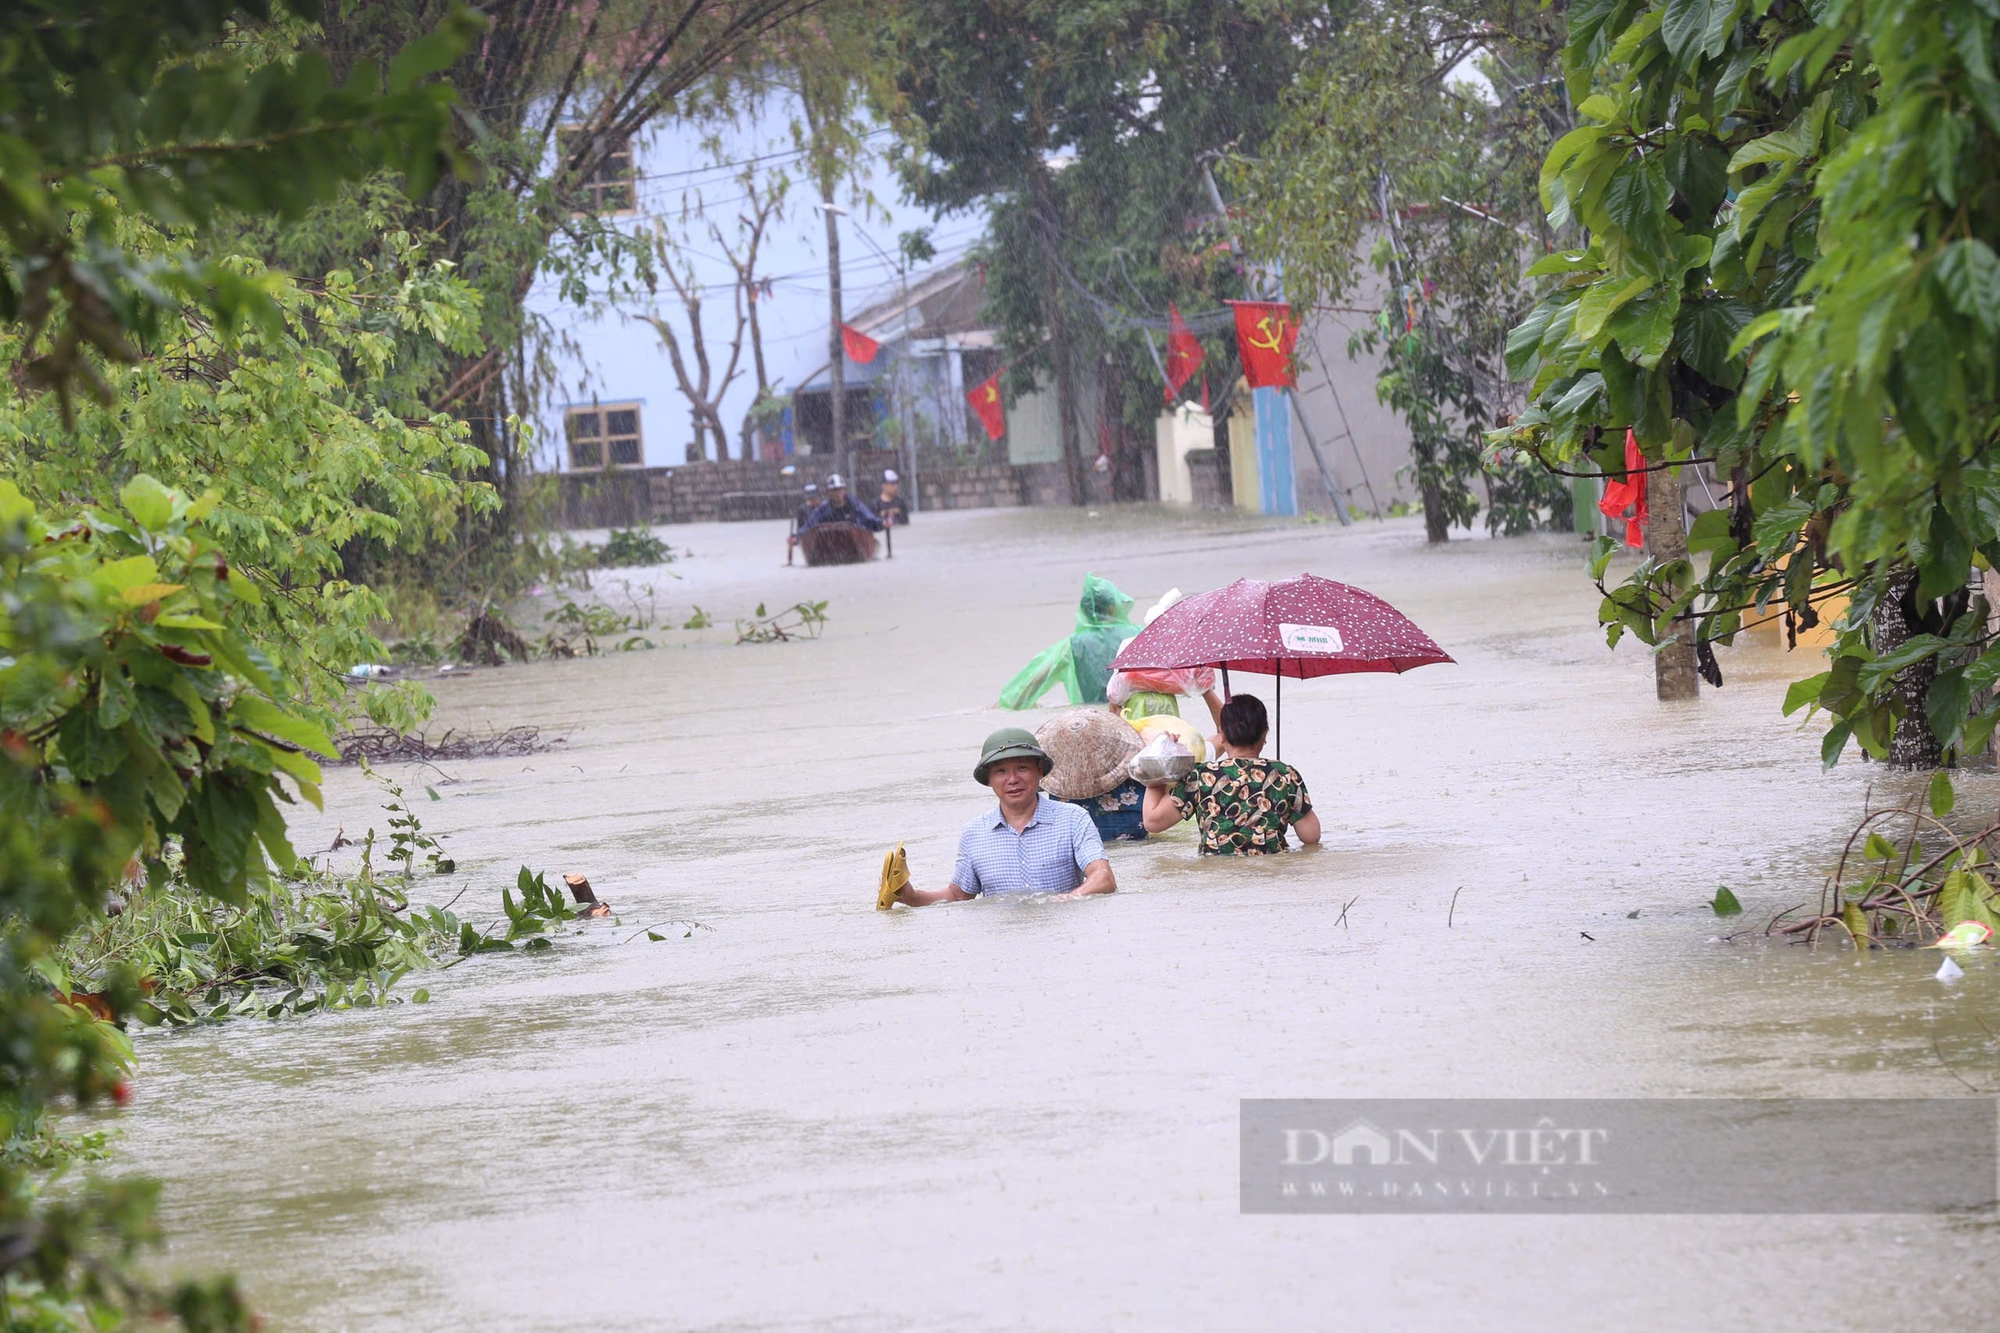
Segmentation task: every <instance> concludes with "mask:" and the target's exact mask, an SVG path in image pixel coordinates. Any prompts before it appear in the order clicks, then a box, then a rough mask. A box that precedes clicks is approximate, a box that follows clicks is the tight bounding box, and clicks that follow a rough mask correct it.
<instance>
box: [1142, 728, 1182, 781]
mask: <svg viewBox="0 0 2000 1333" xmlns="http://www.w3.org/2000/svg"><path fill="white" fill-rule="evenodd" d="M1194 763H1195V759H1194V752H1193V751H1192V750H1190V749H1188V748H1187V746H1185V745H1182V744H1181V743H1180V741H1179V740H1178V739H1176V738H1175V736H1174V734H1173V733H1172V732H1169V731H1162V732H1160V733H1158V734H1157V735H1155V736H1154V737H1153V739H1151V740H1150V741H1147V742H1146V744H1145V745H1144V746H1143V747H1142V748H1141V749H1140V751H1139V753H1137V754H1135V755H1133V756H1132V759H1131V761H1130V762H1129V763H1127V764H1126V765H1125V771H1126V772H1128V773H1130V774H1131V775H1132V776H1133V777H1134V778H1135V779H1137V780H1138V781H1140V782H1144V783H1147V784H1149V785H1150V784H1152V783H1156V782H1178V781H1180V780H1181V779H1182V778H1184V777H1186V776H1187V775H1188V774H1189V773H1190V772H1192V771H1193V770H1194Z"/></svg>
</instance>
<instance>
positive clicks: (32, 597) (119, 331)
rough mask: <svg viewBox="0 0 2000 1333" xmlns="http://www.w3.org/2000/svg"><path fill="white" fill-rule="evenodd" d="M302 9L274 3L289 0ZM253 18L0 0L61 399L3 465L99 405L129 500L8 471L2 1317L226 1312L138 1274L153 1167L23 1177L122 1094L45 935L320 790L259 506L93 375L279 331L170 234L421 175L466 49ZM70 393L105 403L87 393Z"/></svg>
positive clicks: (22, 200) (269, 834) (103, 444)
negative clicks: (62, 1191) (102, 497)
mask: <svg viewBox="0 0 2000 1333" xmlns="http://www.w3.org/2000/svg"><path fill="white" fill-rule="evenodd" d="M314 10H315V6H313V5H312V4H311V3H310V0H294V3H293V4H292V6H291V7H290V10H289V15H290V17H289V18H288V19H287V21H288V22H291V21H297V20H300V19H307V18H311V17H312V16H313V13H314ZM273 17H274V8H273V6H271V5H268V4H265V3H261V2H260V0H244V2H243V3H233V2H232V0H181V2H180V3H177V4H174V5H168V6H163V5H158V4H153V3H149V2H147V0H62V3H56V2H55V0H29V2H28V3H24V4H17V5H13V6H10V7H7V8H5V9H0V67H4V68H5V69H6V70H7V71H8V78H7V80H6V81H5V83H4V85H0V342H4V344H5V348H6V355H7V357H8V359H9V363H10V365H11V366H12V367H13V369H14V372H15V375H14V380H15V383H16V384H17V385H19V386H21V391H22V392H23V393H26V394H34V393H39V392H47V393H49V395H50V398H51V400H52V401H53V403H54V410H53V412H42V413H39V414H38V413H37V412H36V410H35V404H33V403H30V404H27V405H26V406H25V407H23V406H21V405H18V404H16V405H13V406H11V407H10V409H9V413H8V415H7V418H6V420H7V423H8V430H9V431H10V433H11V434H10V438H9V441H8V450H9V453H8V457H9V466H10V468H17V469H20V470H21V471H22V474H23V475H24V476H26V477H28V478H29V479H30V480H31V481H33V480H36V479H38V478H44V477H48V476H53V475H54V469H56V468H58V467H59V464H58V463H57V461H56V459H57V457H58V455H59V454H60V453H61V451H62V450H63V449H64V448H65V447H66V446H67V445H68V442H69V441H71V440H73V439H75V438H77V436H78V435H81V434H82V433H83V432H84V431H85V430H89V431H91V432H93V433H96V432H101V434H93V437H92V442H91V443H90V444H89V445H88V446H87V447H88V448H90V449H92V450H94V451H95V452H93V453H92V454H91V455H90V456H91V457H93V458H95V459H97V460H99V461H100V462H101V463H103V464H104V465H106V466H113V465H114V464H112V462H111V460H112V459H113V458H114V457H116V458H117V459H118V460H119V461H118V462H117V463H116V464H115V466H116V467H117V468H118V469H119V470H120V471H126V472H128V475H126V476H125V477H124V479H123V480H122V484H118V485H117V498H118V503H119V508H118V509H112V508H109V507H92V506H85V507H82V508H80V509H78V508H72V507H70V505H69V504H68V503H67V501H66V502H65V503H64V504H63V505H62V507H61V508H60V509H59V510H56V511H55V512H50V511H49V510H45V509H43V508H42V507H39V506H37V505H36V504H34V503H33V502H31V501H30V500H28V499H27V498H26V497H24V496H23V495H22V493H21V489H20V488H19V487H18V486H16V485H15V484H14V483H13V482H11V481H6V480H0V1032H4V1033H5V1036H6V1040H5V1041H4V1042H0V1122H4V1123H0V1133H3V1134H4V1138H5V1144H4V1150H0V1316H4V1318H5V1319H6V1321H7V1323H8V1325H9V1326H10V1327H33V1328H43V1329H54V1328H69V1327H83V1326H89V1327H93V1328H106V1327H114V1326H117V1325H119V1324H120V1323H122V1322H124V1320H125V1319H126V1318H127V1317H128V1316H132V1315H145V1316H169V1315H171V1316H176V1317H178V1318H179V1319H180V1321H181V1322H182V1323H183V1324H184V1325H185V1326H187V1327H189V1328H195V1329H208V1328H237V1327H243V1326H245V1325H246V1323H247V1316H246V1314H245V1312H244V1310H243V1307H242V1304H241V1302H240V1301H239V1300H238V1299H237V1297H236V1294H235V1291H234V1288H233V1287H232V1286H231V1285H230V1284H229V1283H228V1282H226V1281H224V1282H220V1283H195V1284H187V1285H184V1286H182V1287H180V1288H177V1289H175V1290H172V1291H166V1290H160V1289H158V1288H155V1287H153V1286H151V1285H150V1284H148V1283H146V1282H144V1281H142V1280H141V1279H139V1278H138V1277H137V1276H135V1274H134V1271H133V1269H132V1268H131V1260H132V1258H133V1255H134V1252H135V1249H136V1248H137V1247H138V1246H139V1245H141V1244H143V1243H145V1242H147V1241H149V1240H150V1239H152V1237H153V1235H154V1231H153V1227H152V1223H151V1220H150V1215H151V1205H152V1189H151V1187H150V1186H147V1185H144V1184H125V1185H119V1186H114V1187H108V1188H95V1189H89V1190H85V1191H83V1192H81V1193H80V1194H79V1195H77V1197H75V1198H73V1199H69V1200H65V1201H60V1202H50V1201H47V1200H44V1199H41V1198H40V1197H39V1196H38V1182H39V1180H40V1170H39V1164H41V1163H43V1162H44V1161H45V1160H46V1158H47V1154H46V1153H45V1152H43V1151H41V1150H40V1149H38V1147H37V1144H38V1142H40V1143H44V1144H45V1143H47V1142H48V1139H47V1134H48V1131H47V1128H46V1123H47V1122H46V1117H47V1115H48V1113H49V1112H50V1111H51V1110H52V1109H59V1108H61V1107H63V1106H68V1105H77V1104H87V1103H90V1102H93V1101H96V1100H100V1099H103V1098H105V1097H107V1096H108V1097H114V1098H115V1097H117V1096H119V1095H121V1094H122V1091H123V1076H124V1070H125V1067H126V1065H127V1063H128V1062H129V1055H130V1052H129V1048H128V1047H127V1046H126V1045H125V1043H124V1040H123V1037H122V1035H121V1034H120V1033H119V1032H118V1030H117V1029H116V1028H114V1027H113V1026H111V1025H110V1024H109V1023H106V1022H102V1021H99V1019H98V1018H96V1017H94V1016H93V1014H92V1013H91V1012H89V1011H87V1010H86V1009H84V1008H82V1007H80V1006H78V1005H76V1004H72V1003H68V1002H66V999H67V997H64V996H60V995H57V994H55V993H54V992H53V990H52V987H51V984H50V982H49V980H48V979H47V976H45V974H44V966H45V965H46V963H47V960H48V958H49V952H50V949H51V947H52V946H53V944H54V942H55V941H56V940H58V939H59V938H61V937H62V936H63V935H65V934H66V933H67V932H69V931H70V930H71V929H73V928H74V927H75V926H76V925H77V924H78V923H80V922H82V921H84V920H86V919H88V918H89V917H90V916H92V915H93V914H95V913H99V912H101V911H102V910H103V907H104V903H105V899H106V896H107V895H108V893H109V892H110V891H111V890H112V889H113V888H114V887H115V886H116V885H117V884H118V883H119V882H120V879H121V877H123V876H125V875H127V874H133V875H138V876H142V877H146V878H150V879H155V880H157V879H160V878H163V877H164V876H165V875H166V874H167V873H168V866H169V864H170V863H172V862H176V861H177V862H178V864H179V867H180V869H179V873H180V874H181V875H183V876H184V877H185V880H186V882H187V883H188V884H189V885H190V886H191V887H192V888H193V889H194V890H195V891H197V892H200V893H205V894H210V895H214V896H216V897H219V898H222V899H225V900H229V899H240V898H241V897H242V896H243V895H244V894H246V893H247V892H248V891H249V889H250V888H251V887H252V886H253V885H255V884H257V883H259V882H260V881H261V880H262V879H263V878H264V877H265V876H266V875H267V873H268V867H269V864H270V862H271V861H272V860H275V861H276V862H277V863H278V864H279V865H289V864H290V863H291V861H292V860H293V857H292V854H291V851H290V849H289V847H288V846H287V845H286V842H285V836H284V820H283V817H282V814H281V812H280V810H279V806H280V804H281V803H283V802H286V801H289V800H291V799H294V798H293V796H292V795H291V793H292V792H296V793H297V794H298V796H299V797H303V798H304V799H308V800H315V799H317V782H318V776H319V774H318V769H317V767H316V765H315V763H314V761H313V759H312V755H313V754H314V753H320V754H325V753H328V751H329V746H328V742H327V740H326V737H325V735H324V733H323V732H322V731H320V730H319V728H318V727H316V726H315V725H314V724H313V723H312V722H311V721H308V720H306V719H304V718H303V717H301V716H300V715H299V713H298V703H299V699H300V694H299V689H298V686H297V685H296V684H295V683H294V682H293V681H291V680H289V679H288V678H287V677H286V674H285V672H284V670H283V669H282V667H280V666H278V665H276V664H274V663H273V661H272V660H271V658H270V656H269V655H268V654H267V653H266V652H265V650H264V647H263V645H262V644H260V643H259V641H258V635H257V633H255V632H253V631H256V630H259V629H263V628H267V627H268V622H267V621H264V620H262V619H260V617H261V616H262V615H263V614H264V613H263V612H262V611H260V604H261V603H263V602H264V601H265V600H266V599H265V594H264V592H263V590H262V588H261V586H260V581H259V580H258V579H257V578H254V577H251V576H249V575H247V574H246V573H244V572H243V571H242V570H241V569H238V568H236V567H235V566H233V565H232V563H231V560H230V558H229V555H228V551H227V548H226V547H225V546H223V545H219V544H218V543H217V542H216V541H215V540H214V539H213V529H214V528H216V527H228V526H230V525H231V524H243V525H247V526H255V525H256V524H257V523H258V522H259V521H260V517H259V514H258V513H257V506H256V505H254V504H248V505H243V506H240V507H239V508H238V510H237V511H236V512H235V513H234V514H233V515H231V516H230V517H229V518H227V519H225V518H224V517H223V501H222V497H221V495H220V494H217V493H214V492H211V493H208V494H204V495H202V496H201V497H200V498H199V499H193V498H191V497H190V495H189V494H188V493H186V492H184V491H182V490H179V489H175V488H172V487H169V486H165V485H162V484H161V483H160V482H158V481H156V480H154V479H153V478H152V477H151V476H149V475H147V474H145V473H143V472H129V468H130V463H129V459H127V458H124V456H123V455H120V454H117V453H116V451H115V447H114V440H113V437H114V436H115V434H116V432H117V431H118V430H120V429H124V430H137V429H141V428H144V429H153V428H156V427H159V428H165V427H168V426H171V425H172V424H173V423H171V422H168V421H164V420H158V419H154V420H141V419H124V418H121V417H119V416H118V414H117V413H116V412H113V411H112V407H113V404H112V402H111V401H110V400H112V399H113V398H114V397H115V396H117V394H122V393H123V391H124V390H126V389H128V388H132V387H134V386H135V384H136V383H137V382H136V381H135V380H133V379H131V378H129V377H130V376H143V375H145V374H146V373H148V372H147V365H148V361H149V358H157V357H159V356H160V355H161V350H162V346H163V343H164V342H165V341H166V340H169V339H176V338H178V339H181V340H182V341H181V342H180V343H178V344H176V345H175V347H174V350H175V351H177V352H185V353H187V354H189V355H190V356H196V357H202V356H206V357H208V358H210V360H211V361H227V360H228V359H230V358H231V357H233V356H235V355H236V354H237V353H238V351H239V350H240V349H242V348H244V347H249V346H252V345H258V344H257V340H264V344H265V345H268V346H278V345H281V344H283V342H284V340H285V339H286V338H288V337H290V336H293V335H292V327H293V326H292V323H291V322H290V321H291V320H293V319H296V318H299V317H301V315H300V307H299V306H298V305H297V304H296V303H295V293H293V292H290V291H288V290H287V289H286V288H285V287H284V285H283V284H282V283H281V282H280V281H278V280H277V279H275V278H273V277H272V276H271V275H269V274H266V273H263V272H261V271H259V270H258V269H257V268H256V267H255V266H247V267H246V266H244V265H241V264H238V263H232V262H230V261H228V260H227V259H225V258H222V257H220V256H216V255H210V254H207V253H204V252H203V251H201V250H200V249H199V248H196V249H189V248H187V247H185V246H181V245H178V244H174V243H168V242H163V241H162V237H163V236H165V235H167V234H168V231H169V229H171V234H172V236H174V237H177V238H178V237H186V236H197V237H198V236H200V235H201V234H202V233H203V230H204V229H205V228H207V227H208V226H210V225H211V224H212V221H213V219H214V217H215V216H216V214H217V213H218V211H220V210H223V209H230V210H235V211H238V212H247V213H256V214H268V215H272V216H280V217H297V216H299V215H301V214H302V213H304V212H305V211H306V210H307V209H308V208H309V207H311V206H312V205H314V204H315V203H320V202H323V201H325V200H326V199H328V198H329V197H330V196H331V195H332V193H333V192H334V190H335V189H336V188H337V187H338V186H339V185H340V184H341V183H342V182H343V181H349V180H354V179H357V178H360V177H362V176H364V175H366V174H368V173H375V172H381V171H384V170H393V171H395V172H396V173H397V174H398V175H399V177H400V178H401V179H402V180H403V181H404V182H405V183H406V184H407V185H408V186H409V187H410V188H412V189H417V190H422V189H424V188H427V187H428V186H429V185H430V184H431V183H433V182H434V181H435V180H436V179H438V177H439V175H440V174H441V173H444V172H449V171H452V170H455V169H457V167H458V164H459V162H460V159H459V157H458V155H457V152H456V150H455V149H454V148H453V146H452V141H451V135H450V128H451V120H450V118H451V114H452V106H453V102H452V94H451V90H450V89H449V88H448V87H445V86H442V85H440V84H437V83H435V82H432V81H430V80H429V77H428V76H430V75H432V74H434V73H435V72H436V71H438V70H439V69H441V68H443V67H444V66H445V65H447V64H448V63H449V62H450V61H451V60H453V59H454V58H455V57H456V56H457V55H458V53H459V51H460V50H461V49H463V46H464V44H465V38H466V37H467V36H468V35H469V34H470V33H471V32H472V31H473V30H474V28H475V26H476V20H474V19H473V18H472V17H471V16H470V15H469V14H468V13H467V12H465V11H462V10H461V11H454V13H453V14H452V15H451V16H450V17H449V18H448V20H447V22H446V23H445V25H444V26H443V28H442V29H441V30H439V31H437V32H434V33H431V34H429V35H427V36H424V37H422V38H421V39H420V40H418V41H416V42H413V43H411V44H410V45H409V46H408V47H407V48H405V49H403V50H402V51H400V52H399V53H397V54H396V56H395V59H394V60H392V61H390V62H389V63H388V65H387V67H386V70H385V69H384V68H383V67H381V66H376V65H369V66H366V67H359V66H357V67H356V68H354V69H352V70H350V71H348V72H347V73H346V75H345V76H344V77H343V78H341V79H338V80H336V79H335V78H334V77H333V75H332V72H331V71H330V69H329V67H328V65H327V62H326V61H325V60H324V59H322V58H320V57H319V56H317V55H314V54H311V53H305V54H298V55H292V54H281V55H278V56H276V57H275V58H274V57H273V55H272V54H271V48H270V46H269V45H267V44H265V43H264V42H263V41H262V40H261V36H262V35H263V34H266V33H270V32H280V33H281V32H282V29H281V28H271V27H263V26H260V25H262V24H265V23H266V22H267V21H269V20H271V19H273ZM278 17H285V16H282V15H280V16H278ZM279 45H282V43H279ZM197 328H198V329H199V330H201V331H202V332H197ZM204 338H207V339H208V340H207V341H204ZM358 346H359V345H358V344H357V347H358ZM205 371H206V372H207V373H212V374H215V375H216V378H217V380H218V382H227V381H229V380H230V379H231V376H232V375H233V374H234V372H233V370H232V371H227V372H222V371H218V370H217V369H216V367H215V366H213V365H210V366H208V367H205ZM240 389H241V391H242V392H244V393H246V394H250V395H252V396H254V395H255V394H256V393H257V392H258V389H257V388H256V386H254V385H251V384H248V383H244V384H242V385H240ZM79 391H81V392H82V393H83V394H84V395H85V396H86V397H87V398H89V399H92V400H94V401H95V403H96V404H97V406H96V407H95V408H93V409H91V410H92V411H94V412H95V411H100V410H101V411H103V412H105V413H107V414H108V415H105V416H102V417H92V418H83V417H80V415H79V413H78V399H77V395H78V393H79ZM114 391H115V392H114ZM153 396H154V397H155V398H156V399H158V398H160V397H161V395H160V394H159V393H158V392H157V391H155V392H154V394H153ZM188 405H189V407H190V410H191V411H193V412H195V413H199V412H201V411H205V410H211V409H216V408H226V409H228V410H230V411H234V412H237V413H239V414H240V419H239V420H238V421H237V422H236V423H235V424H236V425H237V426H238V427H239V428H240V429H242V430H244V431H245V432H246V433H247V432H249V431H251V430H252V428H253V426H254V423H255V419H256V417H257V415H258V413H259V411H260V410H263V409H262V408H260V407H258V406H256V405H254V404H251V405H244V404H237V403H233V402H229V401H227V400H226V396H225V395H223V394H221V393H218V394H217V395H216V396H215V397H213V398H211V399H207V400H200V401H197V400H190V402H189V404H188ZM270 405H271V404H270V403H269V402H268V401H267V402H266V404H265V407H268V406H270ZM266 424H269V423H266ZM72 425H74V428H75V431H76V432H77V434H76V435H72V433H71V429H72ZM280 429H283V427H282V426H280ZM125 443H126V445H127V446H128V447H131V448H139V449H153V448H158V449H161V450H170V449H172V448H174V447H175V446H174V445H172V444H168V443H159V442H154V441H146V442H143V443H141V442H137V441H134V440H132V439H131V438H129V437H128V438H127V439H126V441H125ZM349 443H353V442H352V441H350V442H349ZM117 480H118V479H117V478H113V479H112V481H113V482H116V481H117ZM106 484H110V483H106ZM98 489H99V487H98V486H96V485H93V486H91V487H89V488H87V489H86V493H95V492H96V491H97V490H98ZM235 535H236V536H237V537H238V538H239V539H241V534H240V533H237V534H235ZM286 781H289V783H290V784H291V786H290V789H289V790H288V789H287V787H286V786H285V785H284V783H285V782H286ZM108 980H109V983H110V984H109V986H108V989H107V992H106V994H105V995H103V996H101V997H97V1001H96V1002H97V1003H98V1004H101V1005H105V1006H108V1007H109V1009H110V1010H111V1012H112V1013H113V1014H114V1016H115V1015H116V1014H117V1013H119V1012H123V1011H126V1010H128V1009H129V1008H130V1007H131V1006H132V1005H133V1004H134V1003H136V1001H137V987H136V985H135V984H133V982H132V978H130V977H129V976H120V975H114V976H112V977H110V978H108Z"/></svg>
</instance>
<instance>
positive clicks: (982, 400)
mask: <svg viewBox="0 0 2000 1333" xmlns="http://www.w3.org/2000/svg"><path fill="white" fill-rule="evenodd" d="M965 401H966V402H968V403H970V404H972V410H973V411H974V412H976V413H978V414H979V424H980V425H982V426H984V427H986V437H987V438H988V439H990V440H997V439H999V438H1000V437H1001V436H1002V435H1005V434H1006V433H1007V409H1006V408H1005V407H1004V406H1002V404H1001V402H1000V372H999V371H997V370H996V371H994V372H993V373H992V374H991V375H990V376H988V377H987V378H985V379H983V380H981V381H979V383H978V384H976V385H974V386H973V387H972V391H971V392H969V393H967V394H966V395H965Z"/></svg>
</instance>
